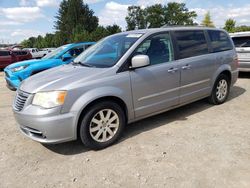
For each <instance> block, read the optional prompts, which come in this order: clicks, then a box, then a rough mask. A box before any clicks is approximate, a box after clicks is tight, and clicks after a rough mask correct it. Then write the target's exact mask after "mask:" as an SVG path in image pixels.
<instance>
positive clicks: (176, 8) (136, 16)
mask: <svg viewBox="0 0 250 188" xmlns="http://www.w3.org/2000/svg"><path fill="white" fill-rule="evenodd" d="M196 17H197V14H196V12H195V11H189V10H188V8H187V7H186V5H185V3H176V2H170V3H168V4H167V5H165V6H163V5H161V4H155V5H152V6H149V7H146V8H145V9H142V8H141V7H139V6H130V7H128V15H127V17H126V22H127V30H134V29H136V28H138V29H144V28H147V27H149V28H152V27H161V26H163V25H170V26H171V25H197V24H196V23H195V22H194V19H195V18H196Z"/></svg>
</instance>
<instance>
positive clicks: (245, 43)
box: [232, 36, 250, 47]
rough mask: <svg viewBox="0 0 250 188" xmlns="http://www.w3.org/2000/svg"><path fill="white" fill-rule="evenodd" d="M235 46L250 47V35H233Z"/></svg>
mask: <svg viewBox="0 0 250 188" xmlns="http://www.w3.org/2000/svg"><path fill="white" fill-rule="evenodd" d="M232 39H233V42H234V45H235V47H250V36H245V37H232Z"/></svg>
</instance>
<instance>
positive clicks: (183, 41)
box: [175, 30, 208, 59]
mask: <svg viewBox="0 0 250 188" xmlns="http://www.w3.org/2000/svg"><path fill="white" fill-rule="evenodd" d="M175 37H176V40H177V45H178V48H179V56H180V58H181V59H182V58H188V57H193V56H199V55H203V54H208V45H207V41H206V38H205V34H204V31H202V30H191V31H175Z"/></svg>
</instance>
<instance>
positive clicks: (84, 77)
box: [20, 64, 109, 93]
mask: <svg viewBox="0 0 250 188" xmlns="http://www.w3.org/2000/svg"><path fill="white" fill-rule="evenodd" d="M108 70H109V69H106V68H91V67H83V66H80V65H77V66H73V65H71V64H69V65H62V66H60V67H55V68H52V69H49V70H47V71H43V72H41V73H39V74H36V75H34V76H31V77H29V78H28V79H26V80H24V81H23V82H22V84H21V86H20V90H22V91H25V92H28V93H36V92H38V91H52V90H69V89H70V88H71V87H73V86H77V83H86V82H87V81H92V80H94V79H95V78H98V79H100V78H101V77H102V76H103V74H104V73H106V72H108ZM75 84H76V85H75Z"/></svg>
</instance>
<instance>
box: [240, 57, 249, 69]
mask: <svg viewBox="0 0 250 188" xmlns="http://www.w3.org/2000/svg"><path fill="white" fill-rule="evenodd" d="M239 71H240V72H250V60H242V59H240V60H239Z"/></svg>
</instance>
